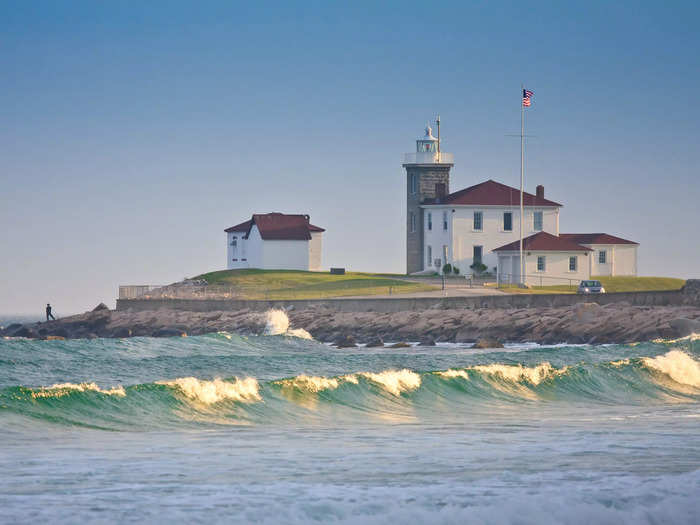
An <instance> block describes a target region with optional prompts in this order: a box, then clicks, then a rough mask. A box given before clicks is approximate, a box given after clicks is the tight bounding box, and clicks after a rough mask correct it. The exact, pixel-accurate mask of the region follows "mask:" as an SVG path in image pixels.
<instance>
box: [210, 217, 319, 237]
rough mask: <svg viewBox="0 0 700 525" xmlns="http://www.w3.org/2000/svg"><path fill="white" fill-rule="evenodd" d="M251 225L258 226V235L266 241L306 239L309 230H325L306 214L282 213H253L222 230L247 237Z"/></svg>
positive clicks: (309, 233)
mask: <svg viewBox="0 0 700 525" xmlns="http://www.w3.org/2000/svg"><path fill="white" fill-rule="evenodd" d="M253 225H255V226H257V227H258V231H259V232H260V237H262V238H263V240H266V241H308V240H309V239H311V232H323V231H326V230H324V229H323V228H319V227H318V226H314V225H313V224H311V223H310V222H309V216H308V215H286V214H284V213H265V214H255V215H253V217H252V218H251V219H250V220H248V221H245V222H242V223H240V224H236V225H235V226H231V227H230V228H227V229H226V230H224V231H225V232H227V233H230V232H245V237H246V238H247V237H248V235H249V234H250V229H251V228H252V227H253Z"/></svg>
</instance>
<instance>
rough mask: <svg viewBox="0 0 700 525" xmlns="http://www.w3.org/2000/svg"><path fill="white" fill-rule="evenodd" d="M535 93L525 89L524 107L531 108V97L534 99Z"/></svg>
mask: <svg viewBox="0 0 700 525" xmlns="http://www.w3.org/2000/svg"><path fill="white" fill-rule="evenodd" d="M532 95H534V93H533V92H532V91H530V90H529V89H523V107H526V108H527V107H530V103H531V101H530V97H532Z"/></svg>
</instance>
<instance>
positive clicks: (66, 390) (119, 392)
mask: <svg viewBox="0 0 700 525" xmlns="http://www.w3.org/2000/svg"><path fill="white" fill-rule="evenodd" d="M88 391H90V392H99V393H100V394H105V395H108V396H120V397H124V396H126V392H125V391H124V387H122V386H116V387H113V388H106V389H102V388H100V387H99V386H97V385H96V384H95V383H57V384H55V385H51V386H49V387H43V388H40V389H39V390H36V391H34V392H32V397H33V398H35V399H36V398H42V397H63V396H67V395H69V394H71V393H72V392H88Z"/></svg>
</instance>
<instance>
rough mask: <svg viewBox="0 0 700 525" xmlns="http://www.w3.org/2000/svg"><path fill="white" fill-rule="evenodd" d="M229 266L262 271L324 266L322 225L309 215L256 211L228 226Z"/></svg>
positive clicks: (314, 268) (227, 259) (311, 269)
mask: <svg viewBox="0 0 700 525" xmlns="http://www.w3.org/2000/svg"><path fill="white" fill-rule="evenodd" d="M224 231H225V232H226V267H227V268H228V269H229V270H234V269H238V268H259V269H263V270H308V271H319V270H320V269H321V247H322V240H323V239H322V237H323V232H324V231H325V230H324V229H323V228H319V227H318V226H314V225H313V224H311V223H310V222H309V216H308V215H287V214H284V213H265V214H255V215H253V216H252V217H251V218H250V219H249V220H247V221H245V222H242V223H240V224H236V225H235V226H231V227H230V228H226V229H225V230H224Z"/></svg>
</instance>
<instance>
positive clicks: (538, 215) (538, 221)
mask: <svg viewBox="0 0 700 525" xmlns="http://www.w3.org/2000/svg"><path fill="white" fill-rule="evenodd" d="M533 219H534V220H533V223H534V224H533V228H534V230H535V231H536V232H541V231H542V212H541V211H536V212H535V214H534V216H533Z"/></svg>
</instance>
